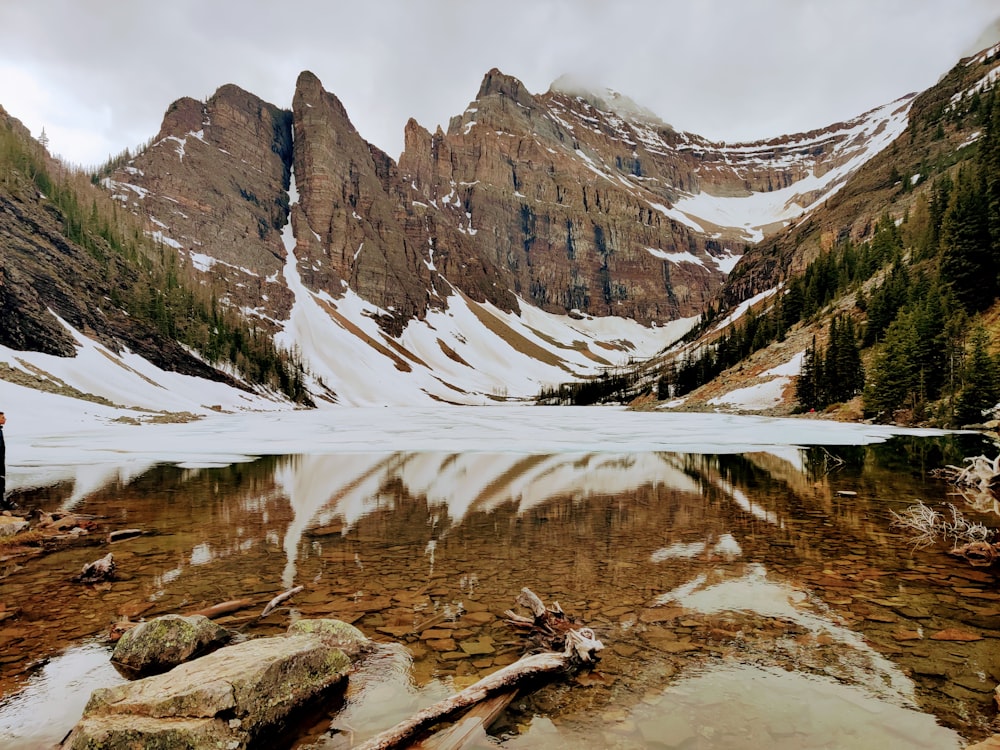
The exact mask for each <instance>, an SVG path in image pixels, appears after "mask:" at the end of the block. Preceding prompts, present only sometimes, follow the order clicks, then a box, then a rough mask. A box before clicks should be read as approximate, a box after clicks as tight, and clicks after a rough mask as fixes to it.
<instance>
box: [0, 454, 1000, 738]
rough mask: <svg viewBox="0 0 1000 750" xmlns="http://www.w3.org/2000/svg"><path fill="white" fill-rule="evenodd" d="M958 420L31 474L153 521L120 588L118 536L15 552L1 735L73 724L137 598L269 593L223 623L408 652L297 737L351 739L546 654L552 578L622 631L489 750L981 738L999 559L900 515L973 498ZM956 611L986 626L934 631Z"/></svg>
mask: <svg viewBox="0 0 1000 750" xmlns="http://www.w3.org/2000/svg"><path fill="white" fill-rule="evenodd" d="M959 440H960V439H959V438H948V439H945V438H934V439H909V438H907V439H896V440H893V441H891V442H890V443H888V444H885V445H876V446H868V447H849V448H840V449H838V448H816V449H811V450H808V451H806V450H799V449H782V450H780V451H777V452H776V453H750V454H743V455H722V456H713V455H697V454H684V453H620V454H616V453H587V454H583V453H580V454H558V455H519V454H511V453H504V454H500V453H495V454H490V453H482V452H480V453H474V454H468V453H465V454H463V453H434V452H416V453H414V452H408V453H389V454H379V453H371V454H354V455H309V456H301V455H300V456H285V457H270V458H263V459H260V460H257V461H255V462H251V463H241V464H234V465H232V466H227V467H221V468H211V469H180V468H176V467H173V466H157V467H155V468H153V469H151V470H149V471H147V472H145V473H143V474H141V475H139V476H137V477H131V478H128V479H127V480H121V481H116V482H113V483H111V484H110V485H106V484H102V482H100V481H89V482H87V485H88V491H87V492H81V491H80V487H81V486H82V484H84V482H82V481H78V482H77V483H76V484H73V483H63V484H57V485H53V486H48V487H43V488H39V489H36V490H33V491H30V492H28V491H25V492H22V493H21V494H20V495H19V496H18V497H17V498H15V499H17V500H18V502H19V503H20V504H21V505H22V506H23V507H40V508H44V509H47V510H53V509H56V508H60V507H63V508H66V507H72V508H73V510H75V511H76V512H78V513H85V514H93V515H95V516H99V517H101V518H103V519H107V521H108V523H109V524H110V526H111V527H112V528H128V527H139V528H142V529H144V530H146V531H148V532H152V533H150V534H148V535H146V536H142V537H138V538H134V539H130V540H126V541H122V542H119V543H116V544H115V545H113V547H112V551H113V552H114V554H115V558H116V560H117V562H118V566H119V572H120V574H121V577H122V580H119V581H116V582H115V583H113V584H110V585H105V586H98V587H88V586H81V585H79V584H75V583H72V582H71V581H70V580H69V579H70V577H71V576H72V575H73V574H74V573H76V572H77V571H78V570H79V569H80V567H81V566H82V565H83V564H84V563H86V562H89V561H91V560H94V559H96V558H97V557H100V556H102V555H103V554H105V552H106V551H107V550H106V549H105V547H106V545H100V546H90V547H86V546H76V547H73V548H70V549H66V550H63V551H60V552H56V553H53V554H50V555H47V556H45V557H41V558H37V559H31V560H28V561H26V562H23V563H22V564H21V565H11V564H0V575H2V576H3V577H2V578H0V605H2V607H3V609H0V612H3V611H8V612H9V611H14V610H16V611H17V614H16V615H15V616H13V617H8V618H7V619H5V620H3V621H0V647H2V651H0V695H2V697H0V744H2V745H3V746H4V747H38V746H45V745H47V744H51V743H53V742H57V741H58V740H59V739H60V738H61V737H62V736H63V735H64V734H65V732H66V731H68V729H69V728H70V727H71V726H72V725H73V724H74V723H75V721H76V720H77V719H78V718H79V715H80V712H81V711H82V708H83V705H84V704H85V702H86V700H87V697H89V694H90V691H91V690H92V689H93V688H95V687H99V686H102V685H107V684H113V683H115V682H117V681H120V680H121V678H120V677H118V676H117V675H116V674H115V673H114V671H113V670H112V669H111V668H110V667H109V666H108V664H107V655H108V654H109V653H110V646H108V645H107V644H106V643H105V642H104V641H103V638H102V636H103V634H105V633H106V632H107V630H108V627H109V626H110V624H111V623H112V622H114V621H115V620H116V619H118V618H119V617H122V616H127V617H129V618H131V619H138V618H140V617H146V618H148V617H152V616H156V615H159V614H165V613H171V612H185V611H191V610H194V609H198V608H200V607H203V606H207V605H211V604H215V603H218V602H221V601H225V600H229V599H236V598H241V597H251V598H253V599H254V600H255V602H256V604H255V606H254V607H253V608H252V609H248V610H245V611H242V612H239V613H236V614H235V615H233V616H230V617H227V618H223V619H222V620H220V622H221V623H222V624H224V625H226V626H227V627H230V628H234V629H239V630H241V631H242V632H243V633H244V634H246V635H248V636H251V637H253V636H258V635H265V634H272V633H276V632H280V631H282V630H284V628H285V627H287V624H288V622H289V621H290V619H292V618H296V617H339V618H341V619H345V620H348V621H351V622H353V623H354V624H355V625H357V626H358V627H360V628H362V629H363V630H364V631H365V632H366V633H368V634H370V635H372V636H374V637H376V638H377V639H379V640H380V641H382V642H383V643H385V644H386V645H385V648H384V649H383V650H382V651H381V652H380V653H379V654H378V655H377V656H376V657H375V658H373V659H372V660H370V662H369V663H367V664H366V665H365V666H363V667H362V668H361V669H360V671H359V672H358V673H357V674H355V675H354V676H353V677H352V679H351V682H350V685H349V687H348V689H347V692H346V694H345V695H343V696H335V697H334V698H331V702H330V705H329V706H328V707H327V708H328V710H326V711H325V712H324V711H319V712H318V713H317V714H314V715H312V716H311V717H310V718H309V720H308V721H303V722H302V724H301V726H300V727H299V729H300V731H299V735H298V737H293V738H289V743H290V744H293V745H296V746H298V747H309V748H341V747H348V746H349V742H350V739H351V738H353V739H362V738H364V737H366V736H369V735H370V734H372V733H374V732H376V731H378V730H380V729H382V728H385V727H387V726H390V725H392V724H393V723H395V722H396V721H397V720H399V719H401V718H404V717H405V716H407V715H409V714H410V713H412V712H413V711H415V710H417V709H419V708H420V707H421V706H423V705H426V704H428V703H430V702H432V701H433V700H436V699H438V698H440V697H443V696H445V695H447V694H448V693H449V692H450V691H452V690H454V689H456V688H460V687H463V686H465V685H467V684H470V683H471V682H473V681H475V680H476V679H477V678H478V677H480V676H482V675H483V674H486V673H488V672H490V671H492V670H494V669H496V668H497V667H498V666H500V665H503V664H506V663H509V662H511V661H513V660H514V659H516V658H517V657H518V656H519V655H521V653H523V651H524V650H525V649H526V648H530V646H531V644H526V643H525V642H524V641H523V639H522V638H521V637H520V636H519V634H517V633H515V632H512V630H511V629H510V628H509V627H507V626H506V625H505V624H504V622H503V620H502V612H503V611H504V610H505V609H507V608H509V607H512V606H513V605H514V599H515V597H516V596H517V593H518V591H519V590H520V588H521V587H522V586H528V587H530V588H531V589H532V590H534V591H535V592H536V593H538V594H539V595H540V596H541V597H542V598H543V599H544V600H546V601H547V602H551V601H558V602H559V603H560V604H561V605H562V607H563V608H564V609H565V610H566V611H567V612H568V613H569V614H571V615H573V616H576V617H578V618H579V619H580V620H581V621H582V622H583V623H586V624H588V625H590V626H591V627H593V628H594V629H595V630H596V631H597V633H598V636H599V637H600V638H601V639H602V640H603V642H604V643H605V645H606V649H605V651H604V652H603V653H604V655H603V658H602V661H601V663H600V665H599V667H598V669H597V670H596V671H594V672H593V673H587V674H583V675H580V676H579V677H577V678H576V679H575V680H573V681H571V682H555V683H551V684H549V685H547V686H544V687H542V688H541V689H539V690H537V691H536V692H534V693H532V694H530V695H528V696H522V697H520V698H518V699H517V700H516V701H515V702H514V703H513V704H512V705H511V707H510V708H509V709H508V711H507V713H506V714H505V715H504V716H503V717H502V718H501V720H500V721H499V722H498V723H497V725H496V726H495V727H494V730H493V732H494V734H495V738H494V739H493V740H490V741H489V742H488V741H487V740H486V739H485V738H484V740H483V746H484V747H485V746H494V747H495V745H496V741H497V739H496V738H500V739H501V740H502V744H503V745H504V746H507V747H517V748H520V747H551V746H552V745H553V744H555V743H556V742H562V743H568V744H569V745H570V746H574V747H592V748H604V747H622V748H633V747H635V748H642V747H680V748H712V747H725V748H805V747H809V748H847V747H850V748H867V747H871V748H884V747H891V746H897V747H912V748H959V747H962V746H963V744H964V742H965V740H969V739H976V738H980V737H982V736H983V735H984V734H986V733H987V725H988V724H989V722H990V720H991V719H992V717H993V715H994V710H993V709H992V707H991V693H992V690H993V687H994V686H995V685H996V683H997V682H998V681H1000V649H998V648H997V646H998V645H1000V644H998V640H997V639H998V638H1000V593H998V590H997V586H996V576H995V575H994V574H993V573H991V572H984V571H982V570H979V569H973V568H970V567H967V566H966V565H965V564H964V563H959V562H956V561H954V560H953V559H952V558H950V557H948V556H947V555H946V554H945V551H944V549H945V548H944V547H935V548H930V549H926V550H914V549H913V548H912V545H911V544H909V541H908V539H907V537H906V536H905V535H903V534H901V533H900V532H899V531H898V530H896V529H893V528H891V527H890V524H889V521H890V515H889V513H890V511H891V510H900V509H902V508H904V507H906V506H907V505H909V504H910V503H912V502H913V501H914V500H915V499H921V500H923V501H925V502H927V503H940V502H943V501H948V500H951V501H955V498H954V497H951V496H949V495H948V492H949V489H950V488H949V487H948V486H947V485H945V484H944V483H942V482H940V481H938V480H935V479H931V478H929V477H928V475H927V471H928V470H929V469H931V468H934V467H936V466H939V465H941V464H942V463H947V462H952V463H953V462H956V461H958V460H960V456H962V455H971V454H973V453H979V452H983V450H984V449H983V447H982V446H980V445H978V444H975V443H973V442H971V441H968V440H966V442H964V443H963V442H956V441H959ZM992 450H993V449H990V450H988V451H987V452H992ZM845 490H846V491H851V492H856V493H857V496H855V497H843V496H839V495H838V494H837V492H838V491H845ZM994 525H995V524H994ZM94 541H95V542H97V541H99V540H96V539H95V540H94ZM298 584H301V585H303V586H305V591H304V592H303V593H301V594H299V595H297V596H296V597H295V598H294V599H292V600H291V601H290V602H289V605H290V606H286V607H281V608H279V609H278V610H277V611H276V612H275V613H273V614H271V615H270V616H268V617H267V618H265V619H264V620H258V619H257V614H258V613H259V612H260V610H261V609H262V608H263V606H264V604H265V603H266V602H267V601H268V600H270V598H271V597H273V596H274V595H275V594H276V593H278V592H279V591H282V590H284V589H286V588H288V587H290V586H293V585H298ZM949 629H958V630H960V631H962V632H963V633H965V634H969V635H970V636H973V637H976V638H978V640H969V641H954V640H936V639H935V638H934V636H935V635H938V637H941V636H940V634H941V633H942V632H946V631H948V630H949ZM490 743H491V744H490Z"/></svg>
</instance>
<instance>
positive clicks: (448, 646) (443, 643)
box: [424, 638, 456, 651]
mask: <svg viewBox="0 0 1000 750" xmlns="http://www.w3.org/2000/svg"><path fill="white" fill-rule="evenodd" d="M424 643H425V644H426V645H427V647H428V648H431V649H433V650H435V651H454V650H455V648H456V646H455V639H454V638H431V639H429V640H426V641H424Z"/></svg>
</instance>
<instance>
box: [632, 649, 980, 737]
mask: <svg viewBox="0 0 1000 750" xmlns="http://www.w3.org/2000/svg"><path fill="white" fill-rule="evenodd" d="M720 706H725V710H722V711H720V710H719V708H720ZM630 718H631V720H632V722H633V725H634V726H635V727H636V728H637V730H638V732H639V733H640V734H641V735H642V736H643V737H644V738H647V739H653V740H655V741H656V742H657V743H666V744H667V745H669V746H671V747H673V746H675V745H673V744H670V743H671V742H672V741H677V742H678V744H677V745H676V746H677V747H680V746H681V743H683V742H684V738H685V737H689V738H694V737H696V736H697V735H698V734H699V733H700V732H703V731H704V730H705V729H709V730H710V731H711V736H712V737H716V738H723V737H728V738H739V740H738V741H737V742H738V745H735V746H739V747H770V748H775V749H776V750H777V749H778V748H788V749H791V748H795V750H798V749H799V748H810V747H831V748H851V750H883V748H909V749H911V750H913V749H920V750H955V749H956V748H960V747H962V746H963V745H964V743H963V742H962V741H961V738H960V737H959V736H958V734H956V733H955V732H954V731H953V730H951V729H945V728H944V727H941V726H939V725H938V724H937V723H936V722H935V720H934V717H933V716H930V715H927V714H921V713H919V712H917V711H914V710H912V709H911V708H907V707H902V706H894V705H892V704H889V703H885V702H884V701H880V700H878V699H877V698H873V697H872V696H871V695H869V694H868V693H867V692H866V691H865V690H864V689H861V688H858V687H856V686H853V685H845V684H842V683H840V682H838V681H836V680H834V679H831V678H828V677H818V676H815V675H805V674H802V673H798V672H787V671H785V670H783V669H779V668H776V667H769V668H762V667H757V666H752V665H748V664H732V663H722V664H718V665H716V666H712V667H709V668H708V669H707V670H706V671H703V672H699V673H697V674H695V675H693V676H691V677H685V678H682V679H680V680H678V681H676V682H674V683H673V684H671V685H670V687H669V688H668V689H667V691H666V692H664V693H663V695H662V696H660V697H659V698H650V699H647V700H646V701H645V702H644V703H641V704H639V706H638V707H636V708H635V709H634V710H633V711H632V714H631V716H630ZM657 746H661V745H660V744H657ZM684 746H685V747H687V745H686V744H685V745H684ZM711 746H712V747H715V746H716V745H711ZM718 746H720V747H722V746H727V747H733V746H734V745H733V744H732V742H725V743H723V744H720V745H718Z"/></svg>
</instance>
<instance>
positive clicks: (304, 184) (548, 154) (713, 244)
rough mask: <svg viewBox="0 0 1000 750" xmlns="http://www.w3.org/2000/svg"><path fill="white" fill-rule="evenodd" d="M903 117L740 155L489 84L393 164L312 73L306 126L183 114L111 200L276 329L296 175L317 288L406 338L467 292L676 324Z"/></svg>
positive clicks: (208, 105)
mask: <svg viewBox="0 0 1000 750" xmlns="http://www.w3.org/2000/svg"><path fill="white" fill-rule="evenodd" d="M906 109H907V101H906V100H902V101H900V102H897V103H895V104H893V105H890V106H888V107H885V108H882V109H880V110H877V111H875V112H873V113H869V114H868V115H865V116H862V117H861V118H858V119H857V120H855V121H852V122H848V123H841V124H838V125H835V126H832V127H831V128H828V129H826V130H823V131H817V132H813V133H808V134H804V135H800V136H786V137H783V138H779V139H774V140H770V141H764V142H759V143H753V144H737V145H727V144H722V143H712V142H710V141H708V140H706V139H704V138H700V137H698V136H694V135H691V134H687V133H682V132H678V131H675V130H674V129H673V128H671V127H670V126H668V125H666V124H665V123H663V122H660V121H659V120H657V119H656V118H655V116H654V115H652V114H651V113H648V112H644V111H643V110H642V109H641V108H639V107H637V106H636V105H634V104H633V103H631V102H629V101H628V100H627V99H625V98H624V97H621V96H620V95H617V94H615V93H614V92H605V93H604V94H603V95H602V96H597V95H594V94H589V93H587V92H583V91H574V90H572V88H571V87H570V85H569V84H568V83H566V82H562V83H560V82H557V84H555V85H554V86H553V88H552V89H550V91H548V92H546V93H545V94H541V95H532V94H530V93H529V92H528V91H527V90H526V89H525V88H524V86H523V85H522V84H521V83H520V82H519V81H518V80H517V79H515V78H512V77H510V76H507V75H504V74H503V73H501V72H500V71H497V70H492V71H490V72H489V73H487V75H486V76H485V78H484V79H483V83H482V86H481V87H480V90H479V93H478V94H477V96H476V98H475V100H474V101H473V102H472V103H471V104H470V105H469V107H468V108H467V109H466V111H465V112H463V113H462V114H461V115H458V116H456V117H454V118H453V119H452V120H451V122H450V123H449V126H448V129H447V132H444V131H442V130H441V129H438V130H437V132H435V133H433V134H432V133H430V132H429V131H427V130H426V129H424V128H423V127H421V126H420V125H419V124H418V123H416V122H415V121H412V120H411V121H410V122H409V123H408V124H407V126H406V133H405V135H406V141H405V143H406V146H405V150H404V152H403V154H402V156H401V157H400V160H399V163H398V164H396V163H395V162H393V160H392V159H391V158H389V157H388V156H387V155H386V154H384V153H382V152H381V151H379V150H378V149H377V148H376V147H374V146H372V145H371V144H369V143H367V142H365V141H364V139H363V138H362V137H361V135H360V134H359V133H358V132H357V130H355V128H354V127H353V125H352V124H351V122H350V119H349V117H348V115H347V112H346V111H345V110H344V107H343V105H342V104H341V103H340V102H339V100H337V98H336V97H335V96H334V95H332V94H330V93H329V92H327V91H325V90H324V89H323V87H322V85H321V83H320V81H319V80H318V79H317V78H316V76H314V75H313V74H311V73H308V72H306V73H303V74H302V75H301V76H300V77H299V80H298V82H297V85H296V90H295V95H294V98H293V104H292V112H291V113H288V112H283V111H281V110H279V109H278V108H276V107H274V106H272V105H269V104H266V103H265V102H262V101H261V100H259V99H258V98H257V97H255V96H253V95H252V94H249V93H247V92H244V91H242V90H240V89H238V88H237V87H235V86H224V87H222V88H221V89H219V91H218V92H216V94H215V95H214V96H213V97H211V98H210V99H209V100H208V101H207V102H204V103H201V102H196V101H194V100H192V99H181V100H179V101H177V102H175V103H174V104H173V105H171V107H170V108H169V110H168V112H167V114H166V116H165V118H164V121H163V126H162V128H161V131H160V133H159V135H158V136H157V138H156V139H155V142H154V143H153V145H152V146H151V147H150V148H148V149H147V150H146V151H144V152H143V153H141V154H140V155H138V156H137V157H136V158H135V159H133V160H132V162H131V163H129V164H127V165H125V166H123V167H122V168H120V169H119V170H118V172H117V173H115V174H114V175H113V176H112V177H111V178H109V179H108V180H107V181H106V184H107V185H108V187H109V188H111V189H112V190H114V191H115V192H116V195H117V196H118V197H119V199H120V200H121V201H122V203H124V204H126V205H129V206H131V207H133V209H135V210H141V211H144V212H146V213H147V214H148V215H149V217H150V220H151V221H152V222H153V223H154V224H156V226H157V227H158V228H159V231H161V232H162V237H163V240H164V242H165V243H167V244H169V245H171V246H172V247H176V248H177V249H179V250H181V251H183V253H185V254H186V255H187V256H188V257H189V258H190V259H191V262H193V263H195V264H196V265H200V266H202V267H204V269H205V270H206V272H210V273H211V274H212V275H213V276H214V277H215V278H216V279H217V280H218V281H219V282H221V283H222V284H223V286H224V288H225V289H226V292H227V294H229V296H230V298H231V300H232V301H233V302H234V303H235V304H239V305H241V306H243V307H245V308H247V309H252V310H256V311H257V312H258V313H259V314H260V315H261V317H262V318H264V319H270V320H282V319H283V318H285V317H287V310H288V303H289V296H288V294H287V293H286V292H285V291H284V290H283V286H284V285H283V283H282V279H281V278H280V275H276V272H277V271H278V270H279V269H280V268H281V267H282V265H283V263H284V252H283V248H282V246H281V243H280V237H279V232H280V228H281V226H282V225H283V224H284V222H285V221H286V216H287V207H288V203H289V199H288V197H287V192H286V191H287V189H288V188H289V184H288V177H289V171H290V169H291V168H292V166H293V165H294V171H295V183H296V188H297V194H298V201H297V206H298V208H296V209H293V211H292V222H293V224H292V225H293V228H294V236H295V241H296V251H295V252H296V258H297V261H298V265H299V271H300V273H301V274H302V279H303V282H304V283H305V284H306V286H307V287H308V288H310V289H313V290H317V291H320V290H322V291H326V292H328V293H329V294H331V295H333V296H334V297H336V296H339V295H340V294H341V293H342V290H343V289H344V285H345V284H346V286H347V287H349V288H350V289H352V290H353V291H355V292H357V294H358V295H360V296H361V297H362V298H363V299H365V300H368V301H370V302H371V303H372V304H374V305H376V306H377V307H379V308H380V309H381V310H382V311H383V315H382V316H381V320H382V323H383V326H384V327H385V329H386V330H387V331H390V332H392V333H393V334H397V335H398V334H399V333H400V332H401V330H402V329H403V327H405V325H406V323H407V322H408V321H410V320H412V319H415V318H417V319H419V318H423V317H424V315H425V314H426V311H427V310H428V309H429V308H430V307H433V306H442V305H445V304H446V303H445V301H444V300H445V298H446V297H447V295H448V294H449V290H450V289H452V288H456V289H458V290H460V291H461V292H462V293H464V294H466V295H468V296H469V297H470V298H471V299H473V300H477V301H488V302H490V303H492V304H494V305H496V306H497V307H499V308H500V309H503V310H517V309H519V305H520V303H521V301H523V302H525V303H527V304H531V305H534V306H536V307H538V308H540V309H542V310H546V311H549V312H555V313H566V312H569V311H573V310H578V311H580V312H581V313H584V314H591V315H597V316H608V315H614V316H620V317H626V318H633V319H635V320H637V321H640V322H642V323H644V324H649V323H652V322H661V323H663V322H667V321H670V320H674V319H677V318H683V317H690V316H693V315H697V314H699V313H700V312H701V311H702V310H703V309H704V307H705V305H706V303H707V301H708V300H709V299H711V297H712V296H713V295H714V293H715V292H716V291H717V290H718V288H719V287H720V286H721V284H722V282H723V280H724V279H725V277H726V274H727V272H728V270H729V269H730V268H731V267H732V265H733V263H734V261H735V259H736V258H737V257H738V256H739V254H741V253H742V251H743V249H744V247H745V246H746V245H747V243H749V242H752V241H754V240H757V239H760V238H761V237H762V236H763V235H764V234H765V233H769V232H773V231H775V230H777V229H779V228H781V227H782V226H783V225H784V224H785V223H787V221H788V220H790V219H791V218H792V217H794V216H796V215H798V214H799V213H801V212H803V211H805V210H806V209H807V208H808V207H809V206H812V205H814V204H816V203H817V202H819V201H821V200H822V199H823V198H825V197H826V196H827V195H828V194H829V193H831V192H832V191H833V190H835V189H836V188H838V187H839V186H840V184H841V183H842V182H843V179H845V177H846V176H847V175H849V174H850V173H851V172H852V170H853V169H856V167H857V166H859V165H860V163H863V161H864V160H865V159H866V158H868V157H869V156H870V155H871V154H872V153H873V152H874V151H876V150H877V148H878V147H879V146H881V145H884V143H883V141H886V140H888V139H890V138H891V137H893V136H894V135H895V134H896V133H898V131H899V124H900V123H905V117H906ZM293 132H294V134H295V135H294V147H293V145H292V144H293V137H292V133H293ZM751 203H754V204H759V205H758V206H757V210H756V212H754V211H753V210H752V209H753V208H754V207H753V206H751V205H750V204H751ZM746 217H750V218H748V220H747V221H739V220H740V219H743V218H746ZM734 218H735V220H734Z"/></svg>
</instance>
